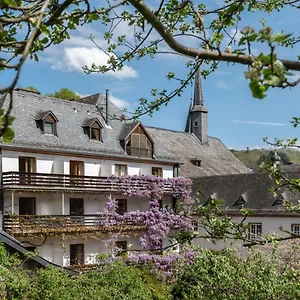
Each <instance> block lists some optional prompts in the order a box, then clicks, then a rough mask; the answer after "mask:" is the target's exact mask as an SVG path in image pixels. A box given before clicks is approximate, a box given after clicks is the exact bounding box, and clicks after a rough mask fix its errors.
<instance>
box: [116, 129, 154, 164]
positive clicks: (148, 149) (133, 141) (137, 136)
mask: <svg viewBox="0 0 300 300" xmlns="http://www.w3.org/2000/svg"><path fill="white" fill-rule="evenodd" d="M123 134H124V135H123V137H122V138H121V142H122V144H123V145H124V147H125V151H126V153H127V154H128V155H131V156H136V157H144V158H153V153H154V142H153V140H152V139H151V137H150V135H149V134H148V132H147V131H146V129H145V128H144V126H143V125H142V124H141V123H130V124H126V125H125V128H124V132H123Z"/></svg>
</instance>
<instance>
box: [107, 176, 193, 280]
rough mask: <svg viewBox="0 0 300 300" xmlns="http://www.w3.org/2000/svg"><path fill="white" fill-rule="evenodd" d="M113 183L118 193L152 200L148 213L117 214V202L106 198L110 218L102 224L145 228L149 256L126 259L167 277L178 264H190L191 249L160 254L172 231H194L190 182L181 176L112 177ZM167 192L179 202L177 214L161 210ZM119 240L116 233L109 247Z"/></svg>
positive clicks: (143, 239) (143, 242) (133, 255)
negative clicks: (149, 266) (130, 225)
mask: <svg viewBox="0 0 300 300" xmlns="http://www.w3.org/2000/svg"><path fill="white" fill-rule="evenodd" d="M110 180H111V182H112V183H114V184H116V186H118V188H119V191H120V192H121V194H122V195H124V196H138V197H145V198H149V210H148V211H132V212H126V213H124V214H118V213H117V200H116V199H114V198H113V197H111V196H109V197H108V198H107V201H106V211H105V213H106V214H107V218H106V220H105V221H104V222H105V224H103V225H105V226H117V225H122V224H128V223H131V224H132V225H135V226H144V231H143V234H142V235H141V236H140V238H139V243H140V245H141V248H142V249H143V250H147V251H148V253H135V252H133V251H131V253H130V255H129V256H128V257H127V259H128V260H127V262H129V263H133V264H150V265H151V266H152V267H153V269H154V270H155V271H156V272H159V273H160V274H161V275H162V276H163V277H165V278H168V277H169V276H170V275H171V274H173V272H174V270H175V269H177V267H176V266H178V264H181V263H182V264H186V263H188V262H190V261H191V260H192V258H193V253H192V252H191V251H190V250H189V249H185V251H184V252H182V253H181V254H179V253H168V254H165V255H161V253H162V252H163V251H162V250H163V249H162V241H163V240H164V239H166V238H167V237H168V236H169V234H170V233H171V232H178V231H179V232H182V231H188V232H190V231H191V229H192V223H191V218H189V214H190V212H191V207H192V203H193V201H192V199H191V196H190V188H191V180H189V179H186V178H182V177H175V178H168V179H165V178H160V177H155V176H148V175H141V176H132V177H130V176H122V177H111V179H110ZM164 193H167V194H169V195H171V196H173V197H174V198H175V199H176V203H177V205H176V213H175V212H173V211H166V210H162V209H161V208H160V207H159V200H161V199H162V197H163V195H164ZM117 239H118V236H117V235H116V234H115V233H113V234H112V236H111V237H110V239H109V240H108V244H109V245H110V247H111V248H112V249H113V245H114V243H115V242H116V241H117ZM112 253H113V254H115V253H116V249H113V250H112ZM117 259H120V258H117ZM110 262H111V258H110ZM183 262H184V263H183Z"/></svg>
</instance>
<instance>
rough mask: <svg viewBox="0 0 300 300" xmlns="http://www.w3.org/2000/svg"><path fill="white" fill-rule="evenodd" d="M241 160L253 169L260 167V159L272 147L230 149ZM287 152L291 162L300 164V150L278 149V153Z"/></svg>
mask: <svg viewBox="0 0 300 300" xmlns="http://www.w3.org/2000/svg"><path fill="white" fill-rule="evenodd" d="M230 151H231V152H232V153H233V154H234V155H235V156H236V157H237V158H238V159H239V160H240V161H241V162H243V163H244V164H245V165H246V166H247V167H248V168H251V169H259V167H258V166H259V164H258V161H259V159H260V157H261V156H263V155H265V156H267V155H268V154H269V153H270V151H272V150H270V149H249V150H234V149H231V150H230ZM280 152H281V153H285V154H286V155H287V156H288V158H289V160H290V162H291V163H293V164H300V151H297V150H292V149H285V150H277V153H278V154H279V153H280Z"/></svg>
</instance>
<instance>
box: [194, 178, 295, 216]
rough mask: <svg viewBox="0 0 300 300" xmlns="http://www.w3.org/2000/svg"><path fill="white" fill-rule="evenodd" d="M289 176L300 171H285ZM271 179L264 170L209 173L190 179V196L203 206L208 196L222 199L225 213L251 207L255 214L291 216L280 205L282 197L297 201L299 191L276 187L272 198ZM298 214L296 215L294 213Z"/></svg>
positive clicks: (238, 212) (272, 184)
mask: <svg viewBox="0 0 300 300" xmlns="http://www.w3.org/2000/svg"><path fill="white" fill-rule="evenodd" d="M287 176H288V177H289V178H300V172H297V173H293V172H291V173H287ZM272 186H273V187H274V186H275V185H274V183H273V181H272V179H270V177H269V175H268V174H265V173H249V174H239V175H225V176H211V177H204V178H195V179H194V180H193V192H192V194H193V197H195V198H198V199H199V200H200V202H199V203H198V204H201V205H205V202H206V201H207V198H208V197H212V198H214V199H220V200H222V201H223V208H224V210H225V211H226V212H227V213H228V214H240V209H241V208H247V209H249V210H252V211H253V212H255V213H256V214H258V215H285V216H286V215H293V216H295V214H294V213H288V212H287V211H286V209H285V207H284V206H283V205H282V200H283V199H284V200H285V201H288V202H292V203H295V204H296V203H298V200H299V198H300V197H299V196H300V194H299V192H296V191H290V190H289V189H288V188H282V189H280V190H278V192H277V196H276V197H274V195H273V193H271V192H270V188H271V187H272ZM296 216H298V217H299V214H298V215H296Z"/></svg>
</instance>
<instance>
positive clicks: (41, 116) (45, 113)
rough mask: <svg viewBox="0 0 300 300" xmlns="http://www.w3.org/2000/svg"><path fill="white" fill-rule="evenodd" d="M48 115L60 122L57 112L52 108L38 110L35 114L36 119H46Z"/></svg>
mask: <svg viewBox="0 0 300 300" xmlns="http://www.w3.org/2000/svg"><path fill="white" fill-rule="evenodd" d="M48 117H51V118H52V119H53V120H54V121H55V122H58V119H57V117H56V116H55V114H54V113H53V112H52V111H51V110H47V111H42V112H38V113H37V114H36V116H35V120H36V121H44V120H45V119H47V118H48Z"/></svg>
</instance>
